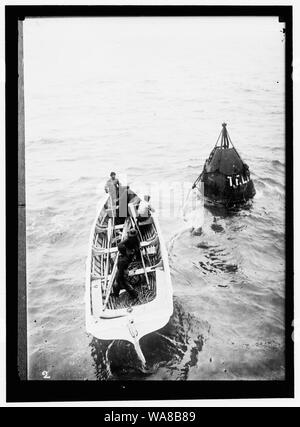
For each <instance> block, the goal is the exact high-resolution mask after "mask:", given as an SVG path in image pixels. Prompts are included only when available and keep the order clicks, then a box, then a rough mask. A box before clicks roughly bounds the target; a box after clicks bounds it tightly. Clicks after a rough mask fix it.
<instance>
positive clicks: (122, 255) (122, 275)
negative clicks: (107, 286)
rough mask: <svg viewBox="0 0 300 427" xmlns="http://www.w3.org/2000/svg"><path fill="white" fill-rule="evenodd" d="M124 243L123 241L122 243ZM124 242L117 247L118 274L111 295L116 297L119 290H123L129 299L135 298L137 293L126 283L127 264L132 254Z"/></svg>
mask: <svg viewBox="0 0 300 427" xmlns="http://www.w3.org/2000/svg"><path fill="white" fill-rule="evenodd" d="M124 242H125V241H124ZM124 242H122V243H120V244H119V246H118V250H119V258H118V265H117V266H118V272H117V276H116V282H115V283H116V284H115V286H114V291H113V295H114V296H115V297H118V296H119V294H120V290H121V289H125V290H126V291H127V292H128V293H129V295H130V296H131V298H134V299H135V298H137V297H138V293H137V291H136V290H135V289H134V288H133V287H132V285H131V284H130V283H128V280H127V274H128V267H129V264H130V263H131V261H132V258H133V254H132V250H131V251H128V250H127V248H126V246H125V244H124Z"/></svg>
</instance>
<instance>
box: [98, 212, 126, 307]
mask: <svg viewBox="0 0 300 427" xmlns="http://www.w3.org/2000/svg"><path fill="white" fill-rule="evenodd" d="M127 226H128V221H127V219H126V222H125V224H124V227H123V232H122V240H123V239H124V237H125V235H126V233H127ZM118 259H119V252H117V255H116V258H115V261H114V266H113V269H112V272H111V275H110V278H109V282H108V285H107V288H106V294H105V301H104V303H103V311H104V310H105V309H106V307H107V303H108V300H109V297H110V293H111V288H112V285H113V283H114V280H115V277H116V273H117V265H118Z"/></svg>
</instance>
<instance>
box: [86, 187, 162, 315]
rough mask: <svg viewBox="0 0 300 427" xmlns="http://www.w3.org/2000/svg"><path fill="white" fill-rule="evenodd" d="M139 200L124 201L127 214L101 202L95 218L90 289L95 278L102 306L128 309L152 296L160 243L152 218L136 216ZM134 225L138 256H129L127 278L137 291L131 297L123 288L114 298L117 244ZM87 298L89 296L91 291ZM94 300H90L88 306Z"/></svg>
mask: <svg viewBox="0 0 300 427" xmlns="http://www.w3.org/2000/svg"><path fill="white" fill-rule="evenodd" d="M139 202H140V199H139V198H138V197H137V196H136V197H134V198H133V200H131V201H130V203H129V204H128V216H127V217H126V216H125V217H121V216H119V215H118V209H117V208H116V207H114V206H112V205H111V204H110V205H109V204H108V203H107V204H105V205H104V207H103V209H102V211H101V214H100V216H99V218H98V220H97V223H96V227H95V232H94V237H93V248H92V262H91V288H92V287H93V286H94V285H95V282H94V281H95V280H96V281H97V285H98V287H101V293H102V301H103V304H104V309H106V310H116V309H121V308H123V309H124V308H129V307H132V306H136V305H141V304H145V303H148V302H150V301H152V300H153V299H154V298H155V296H156V268H158V267H160V266H161V265H162V257H161V252H160V242H159V237H158V234H157V230H156V227H155V224H154V221H153V218H152V217H151V216H149V217H148V218H147V219H145V220H143V221H139V220H138V219H137V208H138V204H139ZM131 228H135V229H136V230H137V231H138V236H139V240H140V250H141V258H140V259H139V260H137V259H135V258H134V259H133V261H132V262H131V264H130V265H129V268H128V276H127V280H128V281H129V283H130V284H131V285H132V286H133V287H134V289H135V290H136V291H137V293H138V297H137V298H135V299H133V298H132V297H130V295H129V294H128V292H127V291H126V290H121V291H120V294H119V296H118V297H115V296H113V295H112V291H113V287H114V285H115V275H116V272H117V267H116V265H117V260H118V256H119V254H118V248H117V247H118V244H119V243H120V242H121V241H122V240H124V238H125V237H126V235H127V233H128V231H129V230H130V229H131ZM98 297H100V298H101V295H99V294H98ZM91 298H92V299H93V298H95V297H94V296H93V297H92V293H91ZM94 303H95V301H92V305H93V304H94Z"/></svg>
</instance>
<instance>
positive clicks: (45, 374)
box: [42, 371, 50, 379]
mask: <svg viewBox="0 0 300 427" xmlns="http://www.w3.org/2000/svg"><path fill="white" fill-rule="evenodd" d="M42 375H43V377H44V379H50V376H49V375H48V371H43V372H42Z"/></svg>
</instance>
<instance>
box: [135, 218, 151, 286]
mask: <svg viewBox="0 0 300 427" xmlns="http://www.w3.org/2000/svg"><path fill="white" fill-rule="evenodd" d="M130 219H131V222H132V225H133V226H135V227H136V228H137V230H138V232H139V235H140V239H141V240H142V235H141V232H140V230H139V228H138V227H137V225H136V223H135V221H134V219H133V218H132V217H130ZM139 251H140V255H141V261H142V265H143V269H144V273H145V277H146V282H147V286H148V289H149V288H150V282H149V278H148V274H147V270H146V265H145V261H144V258H143V252H142V250H141V248H140V247H139ZM149 261H150V260H149Z"/></svg>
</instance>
